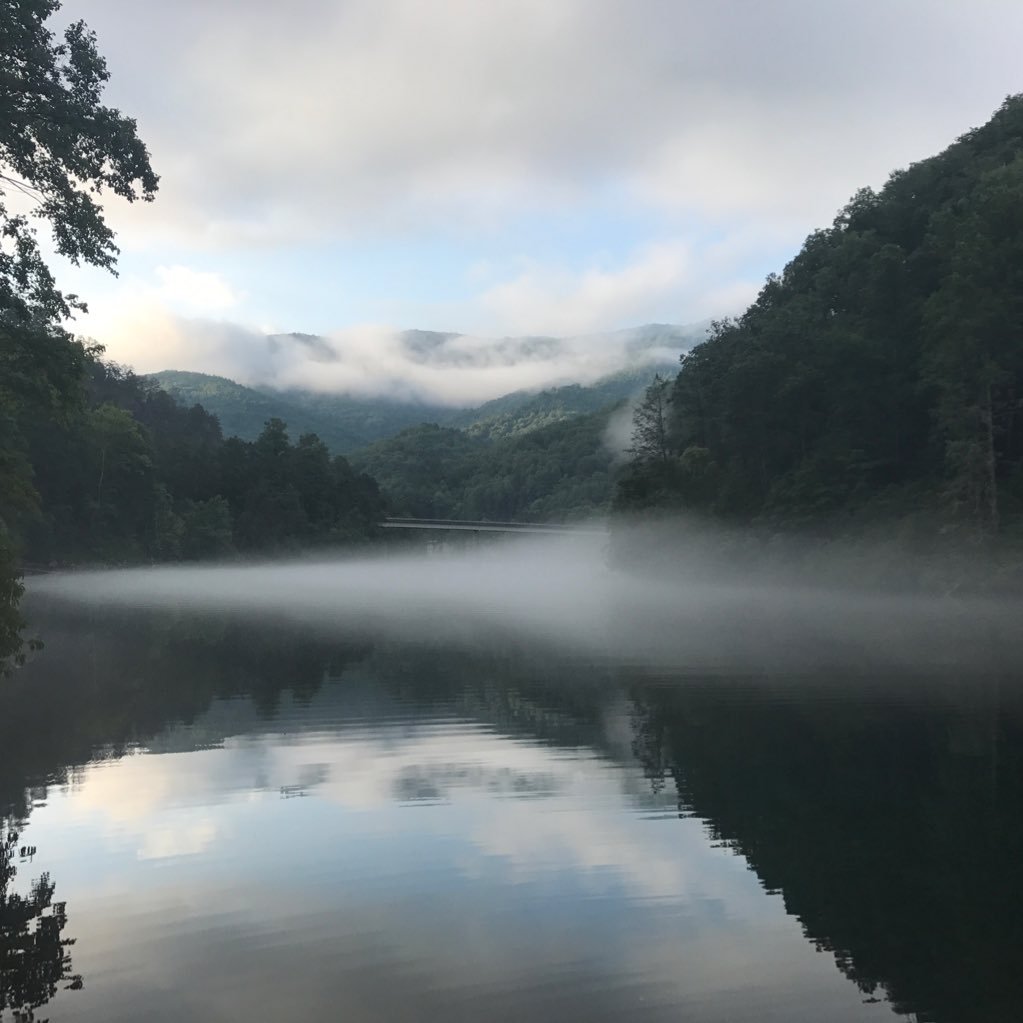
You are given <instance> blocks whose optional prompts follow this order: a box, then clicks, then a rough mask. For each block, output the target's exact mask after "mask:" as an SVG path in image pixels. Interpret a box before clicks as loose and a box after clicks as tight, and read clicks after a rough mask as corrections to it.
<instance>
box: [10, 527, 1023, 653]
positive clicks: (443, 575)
mask: <svg viewBox="0 0 1023 1023" xmlns="http://www.w3.org/2000/svg"><path fill="white" fill-rule="evenodd" d="M843 558H844V559H845V564H844V566H843V561H842V559H843ZM865 558H866V555H865V554H864V555H863V559H865ZM851 560H855V559H851V558H850V554H849V552H848V551H847V552H845V553H844V554H843V555H839V554H835V555H832V556H830V557H829V558H826V559H824V560H821V561H819V562H818V565H817V569H816V571H815V572H813V573H804V574H803V575H802V576H801V577H799V579H798V581H794V580H795V577H794V576H793V575H792V574H791V573H785V572H782V571H780V570H776V571H773V572H772V571H770V570H766V569H764V568H763V566H759V567H757V568H756V569H753V568H751V569H750V570H749V571H748V572H744V571H741V570H740V571H737V570H736V566H735V564H734V560H733V562H731V563H729V564H727V565H726V564H725V563H724V562H719V561H717V560H715V557H714V556H713V555H712V554H708V553H707V549H706V546H705V545H703V544H697V543H694V544H693V545H692V546H691V547H690V548H689V549H687V547H686V545H685V542H681V543H678V542H677V543H675V545H674V547H673V548H672V549H671V550H668V549H665V550H664V552H663V557H661V558H659V559H654V560H653V561H652V562H651V567H648V568H646V569H642V570H641V569H636V568H630V569H628V570H624V569H619V568H612V567H611V564H610V561H611V559H610V558H609V553H608V540H607V538H606V537H603V536H600V535H587V534H578V535H568V536H565V535H562V536H550V537H539V538H536V537H533V538H529V539H523V538H520V537H515V538H510V539H507V540H498V541H490V542H487V543H484V544H481V545H478V546H472V547H461V548H458V547H451V548H447V549H441V550H437V549H432V550H430V551H423V552H417V553H408V552H407V550H402V551H401V552H398V551H396V550H394V549H391V550H388V551H385V552H383V553H379V554H373V555H359V556H353V555H351V554H348V555H338V554H335V555H324V556H322V557H317V558H311V557H303V558H295V559H291V560H279V561H266V562H260V563H246V564H217V565H194V566H189V567H182V566H174V567H154V568H133V569H124V570H105V571H82V572H68V573H55V574H52V575H48V576H43V577H38V578H34V579H32V580H30V587H29V590H30V595H31V596H32V597H33V598H43V599H45V600H46V601H47V602H48V603H50V602H55V603H57V604H60V605H65V606H71V607H75V606H78V607H83V608H91V609H93V610H96V609H103V608H110V609H118V610H121V611H123V610H125V609H129V610H130V609H135V610H145V609H148V610H153V609H175V610H178V611H184V612H196V613H217V614H229V615H245V616H246V617H261V616H262V617H266V618H267V619H269V620H273V621H281V622H287V623H289V624H297V625H300V626H302V627H304V628H307V629H310V630H315V631H316V632H319V633H328V634H331V635H339V636H344V635H383V636H388V637H395V638H401V639H406V640H413V641H417V640H442V641H444V642H448V643H456V644H461V645H466V646H479V645H485V644H486V643H488V642H491V641H492V640H493V639H494V637H495V636H498V635H503V636H515V637H517V638H520V639H526V640H528V641H531V642H534V643H537V644H549V645H551V646H553V647H556V648H558V649H560V650H563V651H566V652H569V653H577V654H579V655H581V656H589V655H598V656H600V657H601V658H611V659H618V660H621V661H627V662H631V663H648V664H650V665H654V666H657V665H663V666H670V667H672V668H674V669H678V668H683V669H686V670H692V671H708V670H711V671H713V670H723V671H735V670H744V671H751V672H757V671H763V670H768V671H771V670H791V669H807V670H811V669H812V670H817V669H820V668H829V669H835V670H839V671H842V670H849V671H852V672H857V671H860V670H863V669H869V668H870V667H872V666H882V665H887V666H897V667H900V668H910V669H912V668H914V667H919V668H921V669H931V668H937V667H949V668H954V667H956V666H960V665H970V666H983V667H984V668H985V669H989V670H1000V669H1001V668H1003V667H1004V668H1010V667H1012V666H1014V665H1016V664H1018V663H1019V660H1018V658H1019V655H1020V653H1021V652H1023V642H1021V639H1020V636H1019V632H1020V630H1019V628H1018V623H1019V622H1020V621H1021V620H1023V616H1021V611H1023V606H1021V604H1020V602H1019V601H1018V600H1016V599H1006V600H994V599H984V598H963V597H950V596H931V595H922V594H919V593H915V594H910V593H898V592H891V591H885V590H881V589H880V588H872V587H869V586H863V585H854V584H853V582H852V581H851V580H850V581H849V582H848V583H846V584H838V583H836V582H835V579H836V578H842V576H843V572H845V573H847V572H848V563H849V562H850V561H851ZM664 564H670V565H671V566H672V570H671V571H661V570H659V567H660V566H663V565H664ZM825 580H826V581H825Z"/></svg>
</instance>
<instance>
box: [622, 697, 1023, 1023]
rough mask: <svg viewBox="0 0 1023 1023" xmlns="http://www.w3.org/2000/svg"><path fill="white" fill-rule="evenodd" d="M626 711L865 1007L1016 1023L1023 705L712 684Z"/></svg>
mask: <svg viewBox="0 0 1023 1023" xmlns="http://www.w3.org/2000/svg"><path fill="white" fill-rule="evenodd" d="M912 684H913V682H912V680H910V679H906V678H902V679H895V680H892V687H893V688H894V689H895V690H896V691H899V690H902V691H905V690H906V689H907V687H909V686H911V685H912ZM636 707H637V710H636V725H637V731H636V747H635V748H636V752H637V754H638V755H639V757H640V759H641V760H642V761H643V763H644V765H645V767H646V770H647V773H648V775H649V776H650V777H651V778H652V779H653V780H655V782H656V783H657V784H661V783H663V782H664V781H666V782H667V784H669V785H670V784H674V786H675V787H676V788H677V791H678V799H679V810H680V812H681V813H682V814H683V815H685V816H696V817H699V818H702V819H703V820H704V821H706V823H707V827H708V830H709V832H710V835H711V837H712V838H713V839H714V840H715V841H717V842H720V843H721V844H723V845H725V846H727V847H728V848H730V849H732V850H734V851H735V852H736V853H737V854H739V855H742V856H743V857H745V859H746V860H747V862H748V864H749V866H750V868H751V869H752V870H754V871H755V872H756V874H757V875H758V876H759V878H760V880H761V882H762V883H763V885H764V887H765V888H767V889H768V890H769V891H774V892H778V893H780V894H781V895H782V897H783V898H784V900H785V908H786V910H787V911H788V912H789V913H790V914H791V915H792V916H794V917H796V918H797V919H798V920H799V921H800V923H801V924H802V926H803V929H804V931H805V933H806V935H807V937H808V938H809V939H810V940H811V941H812V942H813V943H814V944H815V945H816V947H817V948H818V949H820V950H822V951H827V952H830V953H831V954H833V955H834V957H835V960H836V963H837V965H838V966H839V968H840V969H841V970H842V971H843V973H845V974H846V975H847V976H848V977H849V978H850V979H851V980H853V981H854V982H855V983H856V984H858V985H859V987H860V988H861V990H862V991H863V992H864V995H865V996H866V995H870V996H875V995H876V994H880V993H885V994H887V997H888V1000H889V1001H890V1002H891V1003H892V1007H893V1008H894V1009H895V1010H896V1011H898V1012H904V1013H913V1012H916V1013H919V1014H920V1015H919V1017H918V1018H920V1019H921V1020H922V1019H927V1020H929V1021H940V1023H944V1021H948V1023H989V1021H993V1020H1009V1019H1021V1018H1023V972H1021V971H1020V969H1019V964H1018V956H1019V952H1020V949H1021V948H1023V708H1021V707H1020V706H1018V705H1016V706H1013V705H1012V704H1010V703H1008V702H1007V699H1006V693H1005V690H1004V688H1003V691H1002V693H1001V694H999V686H998V683H997V681H996V680H991V679H985V678H975V679H967V680H964V681H963V682H962V683H961V684H955V683H950V684H949V685H947V686H945V687H944V688H943V689H942V691H941V694H938V693H932V694H930V696H921V695H920V694H919V693H917V694H916V696H915V697H914V696H912V695H906V696H905V697H903V698H897V697H895V696H894V695H891V696H889V697H888V698H884V699H879V698H876V697H875V698H871V697H870V696H869V695H863V694H860V695H859V696H857V695H855V694H852V693H847V694H844V695H842V694H837V693H836V694H833V695H832V696H831V697H829V698H824V697H823V696H821V695H819V694H818V695H817V696H814V695H813V694H812V693H807V692H799V693H796V692H795V691H793V690H790V691H788V692H787V693H783V692H775V693H770V692H768V691H767V690H766V689H765V688H764V687H757V686H739V685H730V684H729V683H727V682H725V681H724V680H720V681H716V682H714V683H713V684H710V685H705V686H701V685H695V684H693V685H689V686H686V687H681V686H680V687H679V688H677V689H672V690H667V689H658V690H646V691H639V692H637V695H636ZM868 1000H869V999H868Z"/></svg>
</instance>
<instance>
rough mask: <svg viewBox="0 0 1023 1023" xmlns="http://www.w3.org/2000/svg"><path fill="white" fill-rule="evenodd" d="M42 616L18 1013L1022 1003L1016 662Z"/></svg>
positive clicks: (30, 672) (778, 1015) (20, 901)
mask: <svg viewBox="0 0 1023 1023" xmlns="http://www.w3.org/2000/svg"><path fill="white" fill-rule="evenodd" d="M45 631H46V634H47V640H48V642H47V647H46V650H45V651H44V653H42V654H41V655H39V656H38V657H37V658H36V659H35V661H34V662H33V664H32V665H31V666H30V668H29V669H27V670H26V671H24V672H22V673H20V674H19V675H18V676H17V677H16V678H15V679H14V680H13V681H12V682H10V683H8V684H5V685H4V686H2V687H0V813H2V814H5V815H6V817H5V820H6V821H7V822H10V823H9V826H8V829H7V834H8V839H9V841H8V844H7V846H6V847H5V848H7V850H8V851H7V853H5V854H4V856H3V858H0V865H3V868H4V871H3V873H2V874H0V1008H2V1009H3V1010H5V1012H4V1014H3V1015H2V1018H3V1019H5V1020H6V1019H8V1018H10V1011H11V1009H12V1008H13V1007H16V1006H18V1005H21V1004H29V1005H35V1006H36V1007H37V1008H36V1018H37V1019H42V1018H49V1019H51V1020H53V1021H55V1023H56V1021H60V1020H82V1021H92V1020H95V1021H100V1020H102V1021H104V1023H106V1021H110V1020H138V1019H147V1020H168V1021H170V1020H173V1021H176V1023H177V1021H180V1020H196V1021H206V1020H209V1021H214V1020H216V1021H220V1020H237V1019H245V1020H247V1021H258V1023H261V1021H271V1020H273V1021H277V1020H284V1019H286V1020H320V1019H337V1020H342V1019H343V1020H346V1021H360V1020H420V1019H422V1020H425V1019H431V1020H473V1021H478V1020H516V1021H518V1020H526V1019H529V1020H633V1019H636V1020H646V1019H649V1020H692V1021H698V1023H704V1021H706V1023H712V1021H722V1023H723V1021H736V1020H749V1021H754V1020H755V1021H758V1023H762V1021H769V1020H777V1021H800V1020H807V1021H809V1020H814V1021H819V1020H829V1021H845V1020H848V1021H860V1020H880V1019H890V1018H891V1017H892V1016H893V1014H894V1013H910V1014H915V1015H916V1018H917V1019H920V1020H934V1021H945V1020H948V1021H950V1023H951V1021H972V1020H977V1021H981V1020H984V1021H994V1020H1006V1021H1008V1020H1014V1019H1019V1018H1023V980H1021V976H1023V971H1021V970H1020V969H1019V965H1020V962H1021V961H1023V869H1021V862H1023V758H1021V750H1023V743H1021V740H1023V712H1021V705H1020V700H1019V699H1018V697H1017V694H1018V686H1017V682H1016V680H1015V679H1013V678H1010V677H1006V676H1005V675H1000V674H997V673H992V672H982V671H977V672H960V673H958V674H957V675H955V676H954V677H948V676H942V677H930V676H929V677H911V676H909V675H907V674H903V675H902V676H900V677H892V676H890V675H885V676H883V677H882V676H872V677H866V678H864V677H860V678H856V679H835V678H832V677H830V676H829V677H822V676H807V675H802V676H773V677H770V678H754V677H743V678H736V677H732V676H729V675H720V674H718V675H713V676H707V675H703V676H700V675H697V676H693V675H687V674H684V673H681V672H679V673H672V672H667V671H665V670H664V669H663V668H662V669H659V670H657V671H654V670H652V669H647V668H644V667H643V666H642V665H635V664H633V665H631V666H622V665H620V664H614V663H612V662H610V661H609V660H607V659H586V658H580V657H579V656H574V657H569V656H566V655H564V654H557V653H554V652H551V651H549V650H539V649H537V648H536V647H535V646H533V645H531V644H529V643H527V642H525V641H524V640H521V641H517V640H516V639H515V638H514V637H505V638H504V639H503V640H501V641H497V640H495V641H494V642H493V643H492V644H491V645H490V646H489V647H487V648H485V649H473V648H472V647H470V646H467V645H464V644H463V645H456V644H451V643H448V642H441V641H439V640H438V641H437V642H435V643H430V642H427V641H422V640H421V641H419V642H417V643H414V644H411V643H405V644H403V643H401V642H398V641H395V640H394V639H393V638H391V639H388V640H384V639H381V638H380V637H377V638H376V639H374V640H369V639H367V640H364V641H360V640H353V639H351V638H348V639H346V640H344V641H343V642H327V641H325V640H324V639H323V637H322V636H320V637H318V638H316V637H312V636H310V635H307V634H303V632H302V631H301V630H297V629H296V630H291V631H288V630H285V629H281V628H271V627H268V626H267V625H266V624H265V623H262V624H261V623H251V622H245V621H242V620H239V619H237V618H231V619H227V618H219V619H218V618H206V619H187V618H183V617H181V616H177V615H171V614H149V615H146V616H145V617H142V616H135V617H129V618H125V619H123V620H114V619H112V618H111V617H110V616H109V615H103V616H92V617H90V616H87V615H82V616H79V617H74V616H69V615H68V614H66V613H65V614H62V615H61V616H59V617H53V618H52V619H50V620H48V624H47V626H46V630H45ZM15 822H20V823H17V824H16V823H15ZM15 830H16V831H17V837H16V838H15V837H14V836H13V834H12V832H13V831H15ZM40 879H42V881H40ZM50 885H52V892H51V891H50V889H49V887H48V886H50ZM40 921H42V922H40ZM67 939H70V940H71V941H73V944H67V945H61V944H60V941H61V940H67Z"/></svg>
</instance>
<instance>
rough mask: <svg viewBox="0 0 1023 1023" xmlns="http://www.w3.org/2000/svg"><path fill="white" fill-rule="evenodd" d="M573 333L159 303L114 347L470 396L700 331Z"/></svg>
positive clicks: (232, 367) (156, 357) (239, 370)
mask: <svg viewBox="0 0 1023 1023" xmlns="http://www.w3.org/2000/svg"><path fill="white" fill-rule="evenodd" d="M644 337H645V335H644V334H643V333H642V332H638V333H637V332H635V331H628V330H626V331H617V332H613V333H608V334H592V335H583V336H575V337H567V338H536V337H521V338H501V339H495V338H482V337H474V336H468V335H461V334H429V333H424V332H401V331H397V330H394V329H392V328H389V327H380V326H363V327H353V328H350V329H348V330H344V331H338V332H336V333H334V334H331V335H329V336H327V337H317V338H311V337H309V336H307V335H279V334H278V335H270V336H268V335H267V334H265V333H263V332H261V331H259V330H258V329H255V328H252V327H247V326H245V325H242V324H238V323H232V322H227V321H218V320H212V319H205V318H185V317H180V316H175V315H173V314H170V313H168V312H166V311H161V310H152V311H150V314H149V315H148V316H145V317H144V318H143V319H132V318H130V317H129V318H127V319H124V320H122V321H120V322H119V324H118V326H117V332H116V333H115V334H114V335H112V342H111V343H110V344H109V347H108V350H107V354H108V355H109V356H110V357H113V358H115V359H116V360H117V361H122V362H126V363H127V364H129V365H131V366H133V367H134V368H135V369H136V370H137V371H139V372H144V373H148V372H157V371H159V370H162V369H181V368H187V369H190V370H197V371H201V372H206V373H213V374H216V375H219V376H226V377H229V378H230V379H232V380H235V381H237V382H239V383H242V384H246V385H249V386H257V385H265V386H272V387H275V388H279V389H283V390H288V389H300V390H309V391H315V392H318V393H325V394H353V395H360V396H385V397H390V398H394V399H398V400H407V401H428V402H435V403H439V404H447V405H471V404H477V403H479V402H483V401H487V400H489V399H491V398H496V397H500V396H501V395H504V394H508V393H510V392H512V391H517V390H541V389H543V388H545V387H551V386H558V385H562V384H567V383H582V384H587V383H592V382H594V381H596V380H598V379H600V378H601V377H604V376H607V375H609V374H612V373H615V372H618V371H620V370H622V369H626V368H635V367H638V366H642V365H647V364H650V363H651V362H653V361H657V362H672V363H673V362H674V361H675V360H676V359H677V357H678V355H679V354H680V352H682V351H683V350H685V349H686V348H688V347H690V346H691V345H692V344H693V343H695V342H696V341H697V340H699V338H700V337H701V329H700V328H699V327H695V328H693V329H692V330H689V329H688V328H686V329H683V328H678V329H669V330H667V331H666V332H665V334H664V335H663V336H661V337H658V338H654V339H653V340H652V341H651V343H649V344H647V342H646V341H644V340H643V339H644Z"/></svg>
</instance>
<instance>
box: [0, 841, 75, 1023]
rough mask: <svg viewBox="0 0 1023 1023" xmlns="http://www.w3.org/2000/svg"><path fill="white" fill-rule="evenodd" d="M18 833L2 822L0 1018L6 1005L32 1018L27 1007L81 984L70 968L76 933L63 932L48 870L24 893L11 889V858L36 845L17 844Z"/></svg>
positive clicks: (64, 913) (18, 1014)
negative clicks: (68, 935)
mask: <svg viewBox="0 0 1023 1023" xmlns="http://www.w3.org/2000/svg"><path fill="white" fill-rule="evenodd" d="M18 839H19V835H18V832H17V831H16V830H15V829H14V828H13V827H11V826H10V825H8V824H5V823H3V822H0V1019H3V1018H4V1013H5V1012H6V1010H7V1009H11V1010H12V1011H13V1012H14V1013H15V1014H16V1015H15V1018H16V1019H18V1018H21V1019H34V1016H33V1015H31V1014H29V1013H27V1012H26V1011H25V1010H31V1011H34V1010H35V1009H38V1008H39V1007H40V1006H43V1005H45V1004H46V1003H47V1002H49V1000H50V999H51V998H53V996H54V995H55V994H56V993H57V990H58V988H60V987H61V986H63V987H64V989H65V990H69V989H70V990H77V989H78V988H80V987H81V986H82V978H81V975H80V974H75V973H72V972H71V953H70V952H69V951H68V949H69V948H70V946H71V945H72V944H74V939H73V938H64V937H62V936H61V935H62V933H63V931H64V927H65V926H66V924H67V911H66V909H65V905H64V903H63V902H54V901H53V895H54V884H53V882H52V881H51V880H50V876H49V874H42V875H41V876H40V877H38V878H37V879H36V880H35V881H33V882H32V886H31V888H30V889H29V892H28V894H27V895H19V894H17V893H16V892H14V891H12V890H11V886H12V882H13V880H14V876H15V873H16V868H15V866H14V861H15V859H16V858H18V857H19V855H20V856H22V857H23V858H24V857H25V856H27V855H29V854H31V852H33V851H34V850H31V849H25V848H20V849H19V847H18ZM36 1023H42V1021H36Z"/></svg>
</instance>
